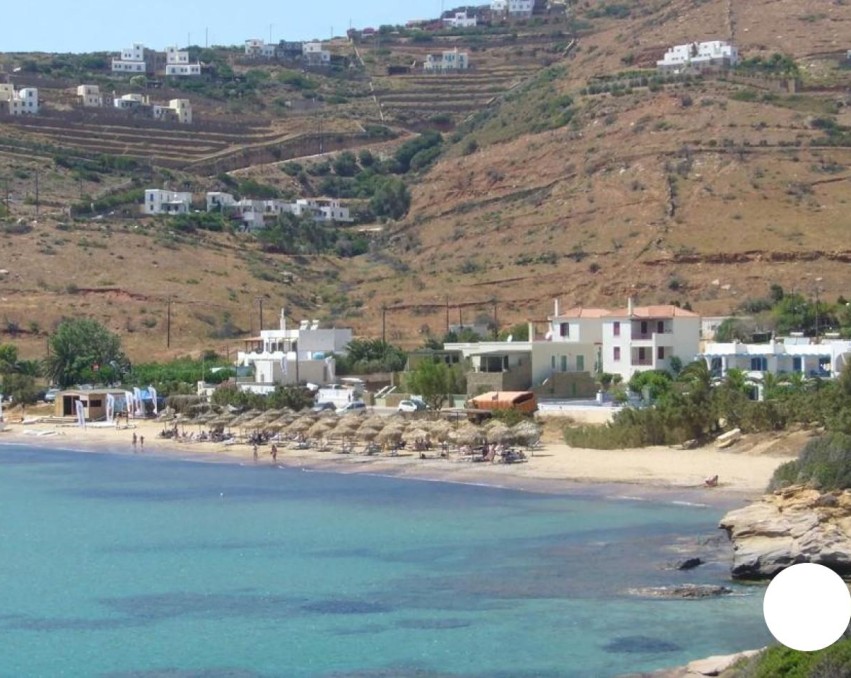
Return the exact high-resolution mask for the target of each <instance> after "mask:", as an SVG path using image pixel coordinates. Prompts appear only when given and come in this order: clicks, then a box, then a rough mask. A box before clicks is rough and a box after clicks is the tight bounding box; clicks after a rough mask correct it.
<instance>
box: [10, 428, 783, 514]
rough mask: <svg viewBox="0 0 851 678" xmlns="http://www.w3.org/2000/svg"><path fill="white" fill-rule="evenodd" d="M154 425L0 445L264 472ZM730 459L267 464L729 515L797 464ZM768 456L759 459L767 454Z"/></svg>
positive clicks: (357, 458)
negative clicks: (777, 472)
mask: <svg viewBox="0 0 851 678" xmlns="http://www.w3.org/2000/svg"><path fill="white" fill-rule="evenodd" d="M162 426H163V424H162V422H159V421H157V420H150V419H147V420H137V421H135V422H131V424H130V427H129V428H128V427H122V428H119V429H116V428H114V427H94V426H88V427H86V428H78V427H76V426H72V425H65V424H60V425H56V424H47V423H33V424H28V423H14V424H7V425H6V428H5V430H4V431H3V432H2V433H0V444H3V443H12V444H19V445H30V446H34V447H41V448H47V449H57V448H61V449H65V450H67V451H76V452H102V453H114V454H134V449H133V446H132V442H131V436H132V435H133V434H134V433H135V434H136V435H137V436H144V438H145V444H144V449H141V446H140V448H137V451H136V452H135V453H137V454H142V455H151V456H154V455H156V456H160V457H165V458H173V459H180V460H184V461H197V462H208V463H234V464H241V465H254V464H255V463H256V465H257V466H272V465H273V464H272V460H271V458H270V454H269V450H270V445H268V444H266V445H261V446H260V448H259V454H260V456H259V459H258V461H257V462H255V461H254V459H253V452H252V446H251V445H250V444H247V443H237V444H232V445H225V444H223V443H211V442H179V441H175V440H173V439H170V438H160V437H158V436H159V433H160V431H161V430H162ZM763 447H765V449H761V448H760V447H759V446H757V447H756V448H754V449H750V450H741V451H736V450H734V451H729V450H717V449H715V448H711V447H704V448H699V449H696V450H680V449H672V448H667V447H648V448H640V449H625V450H590V449H584V448H572V447H569V446H568V445H566V444H564V443H560V442H553V441H546V440H545V441H544V442H543V443H542V446H541V447H540V448H539V449H536V450H535V451H534V452H530V453H527V457H528V460H527V461H526V462H525V463H515V464H502V463H472V462H470V461H465V460H462V459H460V458H457V457H455V458H452V457H451V458H449V459H443V458H440V457H438V456H435V455H436V453H435V452H432V453H430V455H429V457H428V458H426V459H420V458H419V457H418V456H416V455H415V454H414V453H412V452H404V451H403V452H402V453H401V454H399V455H398V456H389V455H383V454H382V455H374V456H366V455H362V454H353V453H349V454H343V453H340V452H339V451H319V450H315V449H308V450H298V449H294V448H291V447H289V446H288V443H287V442H280V443H278V458H277V462H276V463H275V464H274V465H276V466H278V467H282V468H293V469H302V470H308V471H317V472H328V473H342V474H355V473H366V474H370V475H375V476H385V477H391V478H398V479H410V480H418V481H427V482H448V483H457V484H465V485H480V486H486V487H493V488H501V489H506V490H516V491H525V492H541V493H562V492H571V493H574V492H580V493H585V494H590V495H594V496H605V497H609V498H612V499H620V500H635V501H649V500H654V499H663V500H667V501H672V502H677V503H682V504H684V505H690V504H692V505H698V506H701V505H706V506H718V507H719V508H729V507H731V506H734V505H737V504H742V503H746V502H748V501H752V500H754V499H756V498H758V497H759V496H761V495H762V494H763V493H764V491H765V487H766V486H767V484H768V480H769V479H770V478H771V475H772V473H773V472H774V469H775V468H776V467H777V466H779V465H780V464H782V463H784V462H786V461H789V460H791V459H794V458H796V456H797V453H796V454H795V455H792V454H788V453H787V454H778V453H772V452H771V450H770V445H769V446H767V447H766V446H763ZM766 450H768V451H766ZM714 474H718V475H719V476H720V483H719V486H718V487H713V488H708V487H705V486H704V485H703V478H706V477H709V476H712V475H714Z"/></svg>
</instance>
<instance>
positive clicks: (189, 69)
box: [165, 47, 201, 77]
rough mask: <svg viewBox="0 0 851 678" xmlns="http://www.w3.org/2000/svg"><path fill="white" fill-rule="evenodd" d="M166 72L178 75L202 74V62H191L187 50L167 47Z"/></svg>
mask: <svg viewBox="0 0 851 678" xmlns="http://www.w3.org/2000/svg"><path fill="white" fill-rule="evenodd" d="M165 74H166V75H169V76H178V77H180V76H195V75H201V64H200V63H190V62H189V52H188V51H187V50H180V49H177V47H167V48H166V50H165Z"/></svg>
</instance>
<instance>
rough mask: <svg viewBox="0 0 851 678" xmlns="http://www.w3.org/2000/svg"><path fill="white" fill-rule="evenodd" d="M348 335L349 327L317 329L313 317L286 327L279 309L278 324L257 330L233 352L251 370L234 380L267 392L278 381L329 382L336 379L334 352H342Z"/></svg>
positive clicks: (242, 364) (248, 387)
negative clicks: (242, 347) (244, 377)
mask: <svg viewBox="0 0 851 678" xmlns="http://www.w3.org/2000/svg"><path fill="white" fill-rule="evenodd" d="M352 337H353V334H352V330H351V329H348V328H346V329H337V328H334V329H321V328H320V327H319V321H317V320H314V321H307V320H302V321H301V322H300V323H299V326H298V327H297V328H288V327H287V319H286V315H285V312H284V309H281V317H280V321H279V328H278V329H275V330H261V331H260V336H259V337H255V338H253V339H248V340H246V342H245V344H246V347H245V350H244V351H240V352H239V353H238V354H237V365H238V366H242V367H251V368H253V371H254V376H253V377H252V378H251V379H250V380H238V381H237V383H238V384H239V387H240V389H242V390H244V391H252V392H254V393H270V392H272V391H273V390H274V389H275V387H276V386H277V385H279V384H284V385H286V384H298V383H304V382H310V383H314V384H319V385H320V386H321V385H323V384H329V383H332V382H334V381H335V380H336V372H335V366H336V361H335V360H334V354H339V355H345V354H346V350H347V346H348V345H349V343H350V342H351V341H352Z"/></svg>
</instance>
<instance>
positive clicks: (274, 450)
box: [269, 445, 278, 464]
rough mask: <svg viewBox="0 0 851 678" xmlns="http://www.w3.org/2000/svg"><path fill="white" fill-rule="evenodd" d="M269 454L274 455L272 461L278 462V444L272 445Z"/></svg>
mask: <svg viewBox="0 0 851 678" xmlns="http://www.w3.org/2000/svg"><path fill="white" fill-rule="evenodd" d="M269 454H271V455H272V463H273V464H274V463H275V462H277V461H278V446H277V445H272V449H271V450H270V451H269Z"/></svg>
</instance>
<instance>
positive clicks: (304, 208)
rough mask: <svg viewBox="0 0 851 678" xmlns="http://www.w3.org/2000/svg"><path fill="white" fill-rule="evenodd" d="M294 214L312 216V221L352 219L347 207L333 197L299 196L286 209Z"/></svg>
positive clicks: (346, 220)
mask: <svg viewBox="0 0 851 678" xmlns="http://www.w3.org/2000/svg"><path fill="white" fill-rule="evenodd" d="M287 211H289V212H291V213H292V214H295V215H296V216H305V215H309V216H312V217H313V219H314V221H319V222H332V221H341V222H348V221H353V219H352V217H351V216H350V214H349V208H348V207H344V206H343V205H342V204H341V203H340V201H339V200H336V199H334V198H300V199H298V200H296V201H295V203H293V204H292V205H291V206H290V208H289V209H288V210H287Z"/></svg>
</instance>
